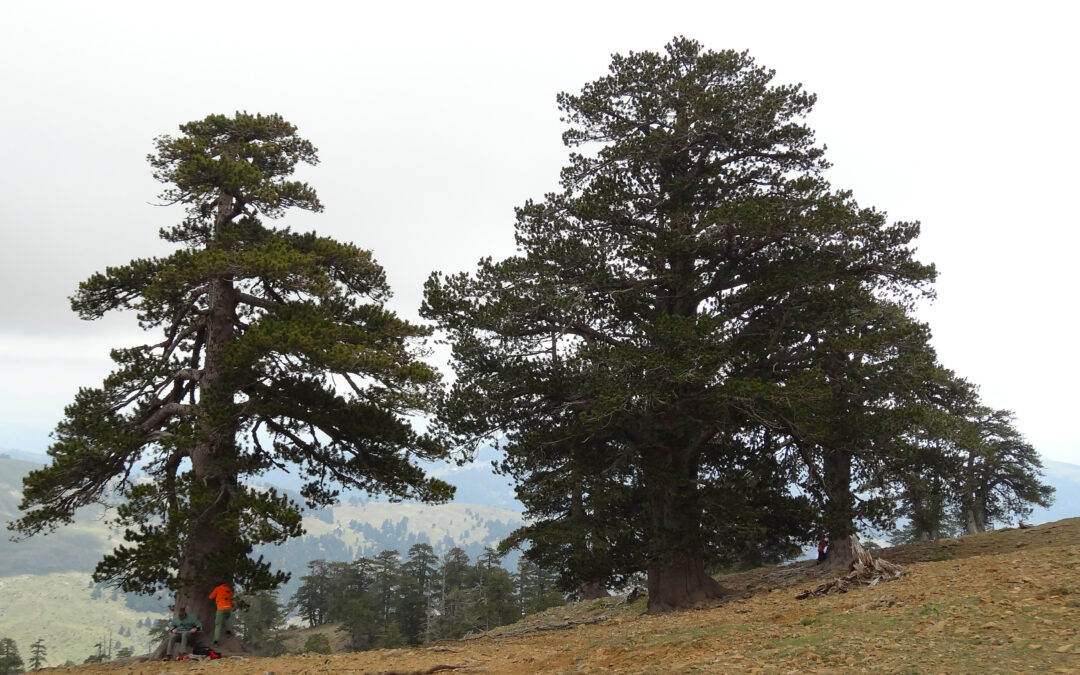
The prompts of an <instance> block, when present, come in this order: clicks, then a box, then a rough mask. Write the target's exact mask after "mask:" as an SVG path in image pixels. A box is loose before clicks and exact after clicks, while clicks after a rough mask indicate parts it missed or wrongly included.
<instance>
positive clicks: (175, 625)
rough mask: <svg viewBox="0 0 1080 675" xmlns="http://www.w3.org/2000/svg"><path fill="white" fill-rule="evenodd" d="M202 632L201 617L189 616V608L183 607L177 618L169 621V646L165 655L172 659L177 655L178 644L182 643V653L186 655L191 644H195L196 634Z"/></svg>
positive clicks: (177, 613)
mask: <svg viewBox="0 0 1080 675" xmlns="http://www.w3.org/2000/svg"><path fill="white" fill-rule="evenodd" d="M201 630H202V621H199V617H197V616H193V615H189V614H188V613H187V607H181V608H180V609H179V610H178V611H177V612H176V616H174V617H173V618H172V620H171V621H169V646H168V649H166V650H165V653H166V654H167V655H168V657H169V658H170V659H171V658H172V657H173V656H176V654H175V648H176V643H178V642H179V643H180V653H181V654H186V653H187V651H188V646H189V644H193V643H194V640H195V634H196V633H198V632H199V631H201Z"/></svg>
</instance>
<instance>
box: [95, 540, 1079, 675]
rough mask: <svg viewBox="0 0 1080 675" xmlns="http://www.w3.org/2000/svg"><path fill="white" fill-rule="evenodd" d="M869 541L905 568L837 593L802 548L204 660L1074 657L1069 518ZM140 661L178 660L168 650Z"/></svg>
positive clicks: (743, 661)
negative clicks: (711, 574)
mask: <svg viewBox="0 0 1080 675" xmlns="http://www.w3.org/2000/svg"><path fill="white" fill-rule="evenodd" d="M879 553H880V555H881V556H882V557H884V558H887V559H891V560H894V561H897V562H901V563H903V564H905V565H906V574H905V576H903V577H902V578H900V579H899V580H896V581H889V582H884V583H880V584H877V585H875V586H871V587H864V588H861V589H857V590H854V591H852V592H850V593H846V594H843V595H829V596H824V597H811V598H809V599H806V600H797V599H795V596H796V594H797V593H798V591H800V590H801V589H804V588H812V587H813V586H814V585H816V584H817V583H819V582H820V581H821V580H822V579H823V578H824V577H823V574H824V570H822V569H821V568H819V567H818V566H816V565H815V564H814V563H813V562H806V563H798V564H796V565H788V566H782V567H774V568H763V569H759V570H753V571H751V572H749V573H744V574H739V575H731V576H728V577H722V578H721V583H723V584H724V585H725V586H726V587H727V588H729V589H731V590H732V591H733V592H732V594H731V596H730V598H729V600H728V601H727V602H726V603H724V604H721V605H720V606H717V607H712V608H705V609H702V610H698V611H686V612H676V613H671V614H665V615H659V616H649V615H643V614H642V611H643V610H644V602H643V601H642V600H638V601H635V602H633V603H630V604H621V603H620V600H619V599H618V598H610V599H602V600H597V601H592V602H587V603H580V604H578V605H574V606H572V607H558V608H553V609H551V610H547V611H546V612H544V613H542V614H540V615H535V616H532V617H528V618H527V619H526V620H525V621H523V622H520V623H518V624H515V625H512V626H504V627H501V628H499V629H496V630H494V631H491V632H490V633H485V634H483V635H477V636H471V637H469V638H466V639H463V640H458V641H444V642H440V643H439V644H438V645H435V646H430V645H428V646H422V647H417V648H402V649H390V650H379V651H373V652H360V653H354V654H334V655H330V656H323V655H317V654H308V655H303V656H289V657H280V658H274V659H264V658H246V659H241V660H234V659H227V660H225V661H223V662H216V663H214V664H213V666H212V669H213V670H214V672H215V673H216V674H217V675H260V674H262V673H267V672H272V673H275V674H276V675H284V674H287V673H311V672H379V673H387V672H399V673H404V672H413V673H424V672H436V671H442V670H446V671H451V670H460V671H461V672H485V673H509V674H526V673H530V674H531V673H538V672H540V673H579V672H618V673H651V674H657V675H659V674H662V673H684V672H716V673H744V672H745V673H788V672H797V673H863V672H889V673H922V672H928V673H942V672H950V673H994V672H997V673H1015V672H1075V668H1076V666H1077V665H1078V663H1080V635H1078V633H1077V626H1078V625H1080V600H1077V598H1078V597H1080V519H1071V520H1066V521H1059V522H1055V523H1049V524H1045V525H1042V526H1039V527H1035V528H1031V529H1024V530H998V531H994V532H987V533H985V534H980V535H973V536H970V537H961V538H959V539H949V540H942V541H937V542H927V543H920V544H911V545H907V546H903V547H897V548H895V549H886V550H884V551H881V552H879ZM115 667H116V666H111V668H115ZM194 667H195V668H205V667H206V666H205V665H196V666H194ZM108 668H109V667H108V666H105V667H101V666H94V667H87V668H80V669H77V671H76V672H77V673H98V672H102V673H104V672H108ZM138 669H139V671H140V672H142V673H148V674H150V673H165V672H176V664H167V663H142V664H139V666H138Z"/></svg>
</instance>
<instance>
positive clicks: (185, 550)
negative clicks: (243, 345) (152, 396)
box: [158, 191, 242, 656]
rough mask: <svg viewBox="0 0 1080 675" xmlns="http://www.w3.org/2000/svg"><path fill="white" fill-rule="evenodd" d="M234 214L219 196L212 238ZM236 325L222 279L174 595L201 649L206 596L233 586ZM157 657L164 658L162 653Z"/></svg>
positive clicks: (216, 289)
mask: <svg viewBox="0 0 1080 675" xmlns="http://www.w3.org/2000/svg"><path fill="white" fill-rule="evenodd" d="M232 210H233V200H232V197H231V196H229V195H228V194H227V193H225V192H224V191H223V192H222V193H221V194H220V196H219V199H218V212H217V218H216V223H215V229H216V234H220V232H221V228H223V227H224V226H225V225H226V224H227V223H228V221H229V219H230V218H231V217H232V215H231V214H232ZM211 246H213V244H211ZM235 320H236V297H235V291H234V289H233V285H232V281H231V280H230V279H229V278H227V277H219V278H215V279H212V280H211V281H210V284H209V292H208V298H207V313H206V326H205V338H204V354H205V357H204V361H203V366H202V373H201V377H200V381H199V397H200V398H199V406H200V414H199V418H198V433H199V437H198V440H197V441H196V443H195V446H194V447H193V448H192V450H191V454H190V459H191V472H192V477H193V481H192V485H191V486H190V494H189V499H190V507H191V512H192V517H191V519H190V521H189V522H188V523H186V526H187V527H186V529H187V532H186V538H185V541H184V542H183V546H182V549H181V559H180V560H179V561H177V566H178V569H177V572H178V577H179V590H178V591H177V593H176V607H181V606H183V607H186V608H187V612H188V614H191V615H194V616H196V617H198V618H199V621H201V622H202V626H203V629H202V634H201V635H200V642H203V643H205V644H210V643H211V642H212V641H213V639H214V619H215V617H216V614H217V605H216V602H215V601H214V600H211V599H210V597H209V594H210V591H211V590H213V588H214V587H215V586H217V585H218V584H222V583H227V584H230V585H231V584H232V583H233V571H234V569H233V566H234V565H235V562H236V560H235V556H236V554H237V549H236V539H237V537H238V530H239V521H238V519H237V517H236V516H235V515H234V514H231V513H230V511H231V509H230V504H231V502H232V499H233V495H234V492H235V489H236V486H237V476H236V467H235V465H234V462H235V458H236V434H237V423H236V414H235V412H236V411H235V405H236V404H235V393H234V390H235V386H234V383H232V382H230V381H229V373H228V372H227V369H226V355H227V353H228V348H229V346H230V345H231V344H232V342H233V340H234V337H235V336H234V331H235V329H234V322H235ZM174 613H175V609H174ZM224 637H225V636H223V638H224ZM229 637H230V638H231V636H229ZM222 642H223V643H225V644H231V646H232V648H233V650H235V651H240V650H242V646H241V645H240V644H239V641H235V640H232V639H230V640H229V641H228V642H226V641H225V640H224V639H223V640H222ZM158 651H159V652H161V655H162V656H163V655H164V650H163V649H162V648H161V647H159V648H158Z"/></svg>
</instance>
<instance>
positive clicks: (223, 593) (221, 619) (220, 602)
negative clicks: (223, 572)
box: [210, 584, 233, 646]
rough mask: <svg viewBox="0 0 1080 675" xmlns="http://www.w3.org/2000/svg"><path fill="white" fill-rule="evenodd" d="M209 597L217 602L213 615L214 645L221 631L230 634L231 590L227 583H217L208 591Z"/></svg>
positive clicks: (219, 637)
mask: <svg viewBox="0 0 1080 675" xmlns="http://www.w3.org/2000/svg"><path fill="white" fill-rule="evenodd" d="M210 599H211V600H214V601H216V602H217V614H215V615H214V646H217V643H218V641H219V640H220V639H221V632H222V631H225V634H226V635H231V634H232V632H231V631H230V630H229V617H231V616H232V607H233V602H232V599H233V590H232V587H231V586H229V585H228V584H219V585H217V586H215V587H214V590H212V591H210Z"/></svg>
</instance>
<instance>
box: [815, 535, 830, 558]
mask: <svg viewBox="0 0 1080 675" xmlns="http://www.w3.org/2000/svg"><path fill="white" fill-rule="evenodd" d="M828 556H829V540H828V539H826V538H825V535H821V536H820V537H818V542H817V561H818V562H819V563H821V562H824V560H825V558H827V557H828Z"/></svg>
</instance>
